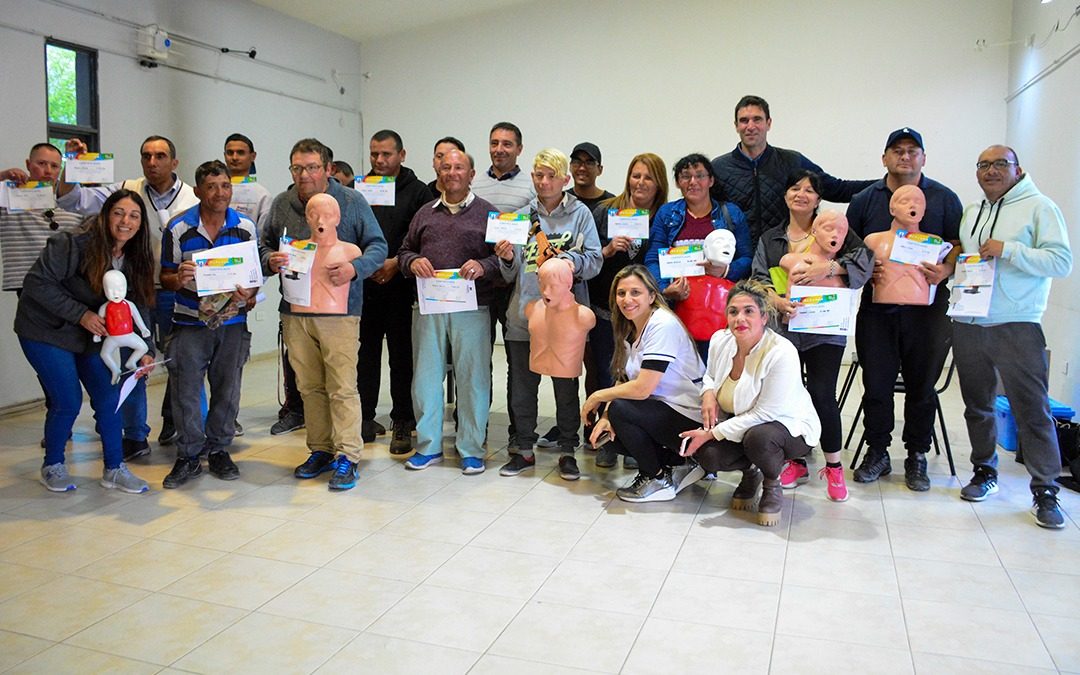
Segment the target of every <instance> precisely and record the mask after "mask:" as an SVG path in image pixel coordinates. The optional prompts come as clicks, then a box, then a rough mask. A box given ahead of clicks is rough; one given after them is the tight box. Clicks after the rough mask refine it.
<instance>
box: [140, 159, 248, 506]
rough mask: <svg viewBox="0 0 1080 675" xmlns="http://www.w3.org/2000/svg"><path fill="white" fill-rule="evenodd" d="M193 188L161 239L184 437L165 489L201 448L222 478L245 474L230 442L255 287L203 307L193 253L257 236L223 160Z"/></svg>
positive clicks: (194, 472)
mask: <svg viewBox="0 0 1080 675" xmlns="http://www.w3.org/2000/svg"><path fill="white" fill-rule="evenodd" d="M195 195H196V196H197V197H198V198H199V203H198V205H196V206H193V207H192V208H190V209H188V210H187V211H185V212H183V213H181V214H180V215H178V216H176V217H175V218H173V219H172V220H171V221H169V225H168V227H167V228H166V230H165V232H164V233H163V236H162V242H161V285H162V286H163V287H164V288H167V289H169V290H171V291H175V292H176V307H175V308H174V309H173V328H172V338H171V340H170V342H169V344H168V346H167V347H166V356H167V357H168V358H169V363H168V367H169V377H170V381H169V386H170V387H171V388H172V412H173V420H174V421H175V423H176V428H177V433H178V437H177V440H176V463H175V464H174V465H173V468H172V471H170V472H169V475H167V476H166V477H165V480H164V482H163V486H164V487H166V488H175V487H180V486H181V485H183V484H184V483H186V482H187V481H188V480H190V479H192V478H194V477H196V476H198V475H199V474H201V473H202V465H201V462H200V460H199V457H200V455H202V454H206V455H207V462H208V464H209V467H210V473H211V474H213V475H214V476H216V477H218V478H220V479H222V480H235V479H237V478H239V477H240V471H239V469H237V467H236V464H234V463H233V461H232V458H231V457H229V452H228V447H229V445H230V444H231V443H232V440H233V436H234V435H235V433H236V428H235V423H236V413H237V411H238V410H239V408H240V378H239V377H237V373H239V372H240V369H241V367H242V366H243V364H244V361H245V360H246V359H247V355H248V350H249V349H250V346H251V333H249V332H248V329H247V309H246V305H247V301H248V299H249V298H250V297H251V296H252V295H253V294H254V293H255V290H256V289H253V288H252V289H239V288H238V289H237V290H236V291H235V292H233V293H231V294H226V295H227V296H228V297H227V298H219V297H217V296H211V297H210V298H202V301H203V309H202V311H201V312H200V298H199V297H198V295H197V293H196V290H195V263H194V262H193V261H192V259H191V258H192V255H193V254H195V253H198V252H200V251H205V250H207V249H211V248H216V247H219V246H227V245H229V244H239V243H242V242H245V241H257V240H258V237H257V234H256V230H255V223H254V222H252V221H251V219H250V218H248V217H247V216H244V215H242V214H240V213H238V212H237V211H234V210H233V209H231V208H229V202H230V201H231V200H232V181H231V180H230V177H229V168H228V167H227V166H225V164H224V163H223V162H221V161H220V160H213V161H210V162H204V163H203V164H200V165H199V168H198V169H196V170H195ZM208 305H209V306H210V308H208ZM215 310H216V311H215ZM208 324H209V325H208ZM211 326H213V327H211ZM204 378H206V379H208V380H209V382H210V409H209V412H208V414H207V417H206V424H205V427H204V425H203V420H202V414H201V411H200V407H199V395H200V391H201V389H202V383H203V379H204Z"/></svg>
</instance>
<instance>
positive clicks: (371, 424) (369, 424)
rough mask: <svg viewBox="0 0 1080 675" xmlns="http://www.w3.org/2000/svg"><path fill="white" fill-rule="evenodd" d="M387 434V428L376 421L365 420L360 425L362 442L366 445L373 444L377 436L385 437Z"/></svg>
mask: <svg viewBox="0 0 1080 675" xmlns="http://www.w3.org/2000/svg"><path fill="white" fill-rule="evenodd" d="M385 434H386V427H384V426H383V425H381V424H379V423H378V422H376V421H375V420H364V421H363V422H361V423H360V440H362V441H364V442H365V443H371V442H372V441H374V440H375V437H376V436H383V435H385Z"/></svg>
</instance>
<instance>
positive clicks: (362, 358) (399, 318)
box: [356, 278, 415, 424]
mask: <svg viewBox="0 0 1080 675" xmlns="http://www.w3.org/2000/svg"><path fill="white" fill-rule="evenodd" d="M384 337H385V338H386V351H387V352H388V355H389V361H390V401H391V406H392V407H391V409H390V419H391V420H393V421H394V422H403V423H406V424H415V420H414V419H413V405H412V377H413V353H412V291H411V288H410V286H409V285H408V282H407V281H406V280H405V279H401V278H395V279H394V280H393V281H390V282H389V283H387V284H385V285H382V286H380V285H379V284H376V283H375V282H374V281H370V280H368V281H365V282H364V313H363V316H362V317H361V319H360V351H359V357H358V359H357V362H356V389H357V391H359V392H360V408H361V415H362V417H363V419H365V420H373V419H375V409H376V408H377V407H378V405H379V386H380V384H381V381H382V347H383V338H384Z"/></svg>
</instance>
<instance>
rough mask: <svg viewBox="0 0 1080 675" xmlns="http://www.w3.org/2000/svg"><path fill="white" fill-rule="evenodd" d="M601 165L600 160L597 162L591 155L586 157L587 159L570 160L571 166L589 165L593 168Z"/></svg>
mask: <svg viewBox="0 0 1080 675" xmlns="http://www.w3.org/2000/svg"><path fill="white" fill-rule="evenodd" d="M599 165H600V162H597V161H596V160H595V159H592V158H591V157H590V158H586V159H572V160H570V166H587V167H589V168H590V169H592V168H594V167H597V166H599Z"/></svg>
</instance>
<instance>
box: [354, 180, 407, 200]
mask: <svg viewBox="0 0 1080 675" xmlns="http://www.w3.org/2000/svg"><path fill="white" fill-rule="evenodd" d="M395 180H396V179H395V178H394V177H393V176H357V177H356V179H355V181H353V184H354V185H355V186H356V191H357V192H359V193H360V194H362V195H364V199H366V200H367V202H368V204H370V205H372V206H393V205H394V198H395V197H396V196H397V191H396V189H395V185H396V183H395Z"/></svg>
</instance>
